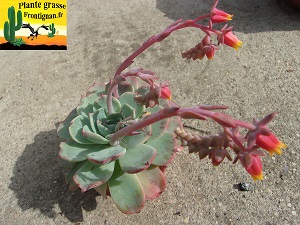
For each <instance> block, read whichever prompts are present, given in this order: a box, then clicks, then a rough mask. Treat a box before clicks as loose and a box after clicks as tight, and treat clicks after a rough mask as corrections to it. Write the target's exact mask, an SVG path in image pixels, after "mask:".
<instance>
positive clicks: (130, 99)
mask: <svg viewBox="0 0 300 225" xmlns="http://www.w3.org/2000/svg"><path fill="white" fill-rule="evenodd" d="M135 95H136V94H135V93H133V92H126V93H124V94H122V95H121V96H120V99H119V100H120V102H121V104H122V105H124V104H125V103H127V104H128V105H130V106H131V107H132V108H134V109H135V115H136V118H138V117H140V116H141V115H142V114H143V112H144V111H145V106H142V105H140V104H139V103H136V102H135V101H134V97H135Z"/></svg>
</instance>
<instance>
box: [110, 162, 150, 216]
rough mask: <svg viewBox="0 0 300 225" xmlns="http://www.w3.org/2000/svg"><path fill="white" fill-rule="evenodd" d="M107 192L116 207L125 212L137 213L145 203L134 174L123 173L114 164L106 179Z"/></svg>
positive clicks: (140, 187) (139, 184)
mask: <svg viewBox="0 0 300 225" xmlns="http://www.w3.org/2000/svg"><path fill="white" fill-rule="evenodd" d="M108 187H109V192H110V195H111V198H112V200H113V202H114V203H115V204H116V206H117V207H118V209H119V210H120V211H121V212H123V213H126V214H134V213H139V212H140V211H141V210H142V208H143V207H144V204H145V195H144V192H143V189H142V186H141V183H140V181H139V179H138V177H137V176H136V174H128V173H124V172H123V171H122V170H121V168H120V167H119V166H118V164H116V168H115V171H114V174H113V175H112V177H111V179H110V180H109V181H108Z"/></svg>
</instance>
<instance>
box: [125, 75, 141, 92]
mask: <svg viewBox="0 0 300 225" xmlns="http://www.w3.org/2000/svg"><path fill="white" fill-rule="evenodd" d="M126 81H128V82H129V83H131V85H132V86H133V88H134V90H136V89H138V87H139V82H138V80H137V79H136V78H135V77H127V78H126Z"/></svg>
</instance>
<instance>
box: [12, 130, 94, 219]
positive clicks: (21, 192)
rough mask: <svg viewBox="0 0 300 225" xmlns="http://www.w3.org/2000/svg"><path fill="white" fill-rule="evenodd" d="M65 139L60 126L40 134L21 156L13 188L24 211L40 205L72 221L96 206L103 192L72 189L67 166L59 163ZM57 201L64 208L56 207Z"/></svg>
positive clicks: (46, 212)
mask: <svg viewBox="0 0 300 225" xmlns="http://www.w3.org/2000/svg"><path fill="white" fill-rule="evenodd" d="M61 141H62V140H61V139H60V138H59V137H58V136H57V133H56V130H51V131H45V132H40V133H39V134H37V135H36V136H35V137H34V142H33V143H32V144H30V145H27V146H26V148H25V150H24V152H23V153H22V155H21V156H20V157H19V158H18V160H17V162H16V164H15V166H14V169H13V176H12V178H11V184H10V185H9V188H10V189H11V190H13V191H14V193H15V195H16V197H17V199H18V205H19V206H20V207H21V209H22V210H23V211H25V210H27V209H30V208H33V209H39V210H40V212H41V213H42V214H44V215H46V216H48V217H50V218H55V217H56V216H58V215H59V214H60V215H61V216H65V217H66V218H67V219H68V220H69V221H71V222H81V221H83V212H82V210H83V209H84V210H86V211H92V210H94V209H95V208H96V207H97V203H96V199H95V198H96V196H98V195H99V194H98V193H97V192H96V191H94V190H90V191H88V192H86V193H80V191H79V190H76V191H73V192H70V191H69V189H68V186H67V184H66V182H65V179H64V172H63V169H62V168H61V167H60V166H59V165H58V157H57V156H58V152H59V143H60V142H61ZM56 205H58V207H59V209H60V212H57V209H55V206H56Z"/></svg>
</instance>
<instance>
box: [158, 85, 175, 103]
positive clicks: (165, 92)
mask: <svg viewBox="0 0 300 225" xmlns="http://www.w3.org/2000/svg"><path fill="white" fill-rule="evenodd" d="M160 97H161V98H163V99H168V100H170V99H171V98H172V93H171V91H170V89H169V88H168V86H163V85H162V86H161V94H160Z"/></svg>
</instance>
